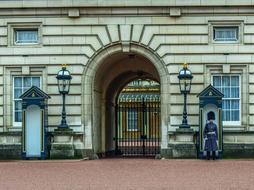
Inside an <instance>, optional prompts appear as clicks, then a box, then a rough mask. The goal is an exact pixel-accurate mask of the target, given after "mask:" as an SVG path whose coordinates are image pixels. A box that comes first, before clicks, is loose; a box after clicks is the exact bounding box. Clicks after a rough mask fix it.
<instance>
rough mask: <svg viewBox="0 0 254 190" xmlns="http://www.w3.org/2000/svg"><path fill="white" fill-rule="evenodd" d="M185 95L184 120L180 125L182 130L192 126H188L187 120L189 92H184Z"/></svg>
mask: <svg viewBox="0 0 254 190" xmlns="http://www.w3.org/2000/svg"><path fill="white" fill-rule="evenodd" d="M183 95H184V106H183V120H182V125H180V128H190V125H189V124H188V120H187V107H186V102H187V92H184V93H183Z"/></svg>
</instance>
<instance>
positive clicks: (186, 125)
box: [179, 124, 190, 129]
mask: <svg viewBox="0 0 254 190" xmlns="http://www.w3.org/2000/svg"><path fill="white" fill-rule="evenodd" d="M179 128H180V129H189V128H190V125H188V124H181V125H179Z"/></svg>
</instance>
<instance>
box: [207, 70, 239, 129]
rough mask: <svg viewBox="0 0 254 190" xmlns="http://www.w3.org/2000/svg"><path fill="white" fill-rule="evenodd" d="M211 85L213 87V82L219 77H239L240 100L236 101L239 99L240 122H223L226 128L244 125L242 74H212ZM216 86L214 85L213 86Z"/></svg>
mask: <svg viewBox="0 0 254 190" xmlns="http://www.w3.org/2000/svg"><path fill="white" fill-rule="evenodd" d="M211 76H212V77H211V83H212V85H213V80H214V78H213V77H215V76H219V77H223V76H229V77H233V76H237V77H238V78H239V98H235V99H237V100H238V99H239V121H222V123H223V125H224V126H241V123H242V117H241V116H242V100H241V99H242V85H241V84H242V83H241V75H240V74H212V75H211ZM213 86H214V85H213ZM224 99H225V98H224V97H223V98H222V101H223V100H224ZM226 99H229V100H232V99H234V98H226Z"/></svg>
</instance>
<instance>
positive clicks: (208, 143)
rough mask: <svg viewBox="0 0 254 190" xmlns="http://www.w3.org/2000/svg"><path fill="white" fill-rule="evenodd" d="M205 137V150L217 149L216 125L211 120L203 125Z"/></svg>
mask: <svg viewBox="0 0 254 190" xmlns="http://www.w3.org/2000/svg"><path fill="white" fill-rule="evenodd" d="M204 137H205V139H206V140H205V151H216V150H218V146H217V140H218V130H217V125H216V124H215V123H213V122H209V123H207V124H206V125H205V129H204Z"/></svg>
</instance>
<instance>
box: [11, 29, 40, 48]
mask: <svg viewBox="0 0 254 190" xmlns="http://www.w3.org/2000/svg"><path fill="white" fill-rule="evenodd" d="M15 43H16V44H38V29H16V30H15Z"/></svg>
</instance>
